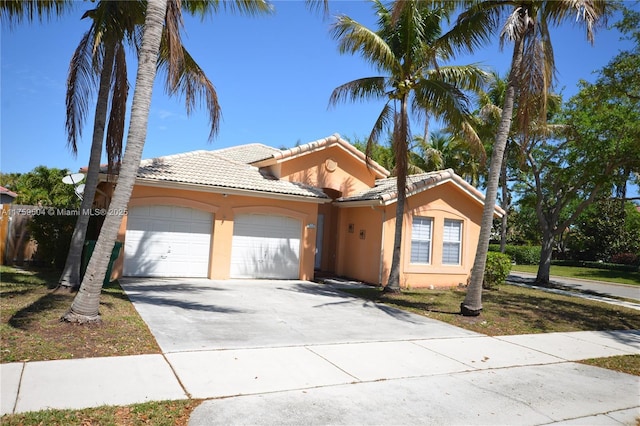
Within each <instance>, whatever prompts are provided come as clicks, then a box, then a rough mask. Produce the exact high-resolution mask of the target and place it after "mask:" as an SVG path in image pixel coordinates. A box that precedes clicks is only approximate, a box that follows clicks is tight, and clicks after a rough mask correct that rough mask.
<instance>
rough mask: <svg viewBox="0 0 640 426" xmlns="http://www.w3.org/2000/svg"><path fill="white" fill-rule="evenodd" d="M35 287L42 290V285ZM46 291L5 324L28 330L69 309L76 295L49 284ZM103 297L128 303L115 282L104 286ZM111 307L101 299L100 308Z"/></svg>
mask: <svg viewBox="0 0 640 426" xmlns="http://www.w3.org/2000/svg"><path fill="white" fill-rule="evenodd" d="M37 286H38V287H40V288H42V284H39V285H37ZM47 289H48V291H47V292H46V293H45V294H43V295H42V296H40V297H39V298H38V299H36V300H35V301H33V302H31V303H30V304H28V305H27V306H25V307H23V308H21V309H20V310H18V311H17V312H16V313H15V314H13V315H12V316H11V318H9V321H8V322H7V323H8V324H9V325H10V326H11V327H14V328H17V329H21V330H29V329H30V326H31V325H32V324H33V323H34V322H35V321H39V320H42V319H44V318H45V317H46V316H53V317H55V316H59V315H61V314H62V313H64V312H65V311H66V310H67V309H69V308H70V307H71V303H72V302H73V298H74V297H75V294H76V292H75V291H73V292H69V291H67V290H60V291H59V290H58V289H57V287H55V286H51V285H50V284H48V285H47ZM34 290H37V289H34V288H31V287H30V288H27V289H24V290H20V291H12V292H3V293H2V297H10V295H11V294H14V295H15V296H20V295H27V294H28V293H30V292H33V291H34ZM103 295H104V296H107V297H114V298H118V299H122V300H124V301H127V302H128V301H129V299H128V297H127V295H126V294H124V292H123V291H122V288H121V287H120V285H119V284H118V282H117V281H112V282H111V283H109V284H108V285H105V286H104V287H103ZM113 305H114V304H113V303H112V302H110V301H108V300H105V298H104V297H101V300H100V306H105V307H107V308H111V307H113Z"/></svg>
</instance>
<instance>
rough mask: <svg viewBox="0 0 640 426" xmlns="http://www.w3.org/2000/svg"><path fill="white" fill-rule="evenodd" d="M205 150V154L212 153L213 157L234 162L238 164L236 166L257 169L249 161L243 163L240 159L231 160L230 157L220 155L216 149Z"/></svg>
mask: <svg viewBox="0 0 640 426" xmlns="http://www.w3.org/2000/svg"><path fill="white" fill-rule="evenodd" d="M205 152H206V153H207V154H210V155H213V156H214V157H216V158H219V159H221V160H224V161H226V162H229V163H231V164H235V165H238V166H244V167H247V168H248V169H249V170H251V169H255V170H259V169H258V168H257V167H256V166H252V165H251V164H249V163H243V162H242V161H238V160H233V159H231V158H227V157H225V156H224V155H221V154H220V153H219V152H218V150H214V151H205Z"/></svg>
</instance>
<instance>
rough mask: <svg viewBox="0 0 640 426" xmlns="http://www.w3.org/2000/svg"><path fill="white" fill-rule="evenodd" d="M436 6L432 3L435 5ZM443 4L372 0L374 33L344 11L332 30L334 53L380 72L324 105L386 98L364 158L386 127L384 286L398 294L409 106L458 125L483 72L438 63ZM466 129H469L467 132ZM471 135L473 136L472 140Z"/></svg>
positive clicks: (447, 49)
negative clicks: (392, 206) (390, 225)
mask: <svg viewBox="0 0 640 426" xmlns="http://www.w3.org/2000/svg"><path fill="white" fill-rule="evenodd" d="M436 3H437V2H436ZM453 8H454V5H452V4H451V3H448V2H444V3H443V4H441V5H439V6H437V5H435V3H434V4H431V2H419V1H409V0H407V1H398V2H395V3H394V4H393V5H392V6H391V7H386V6H385V5H384V4H383V3H382V2H381V1H380V0H375V1H374V9H375V11H376V14H377V16H378V28H379V29H378V31H372V30H370V29H369V28H367V27H365V26H363V25H362V24H360V23H358V22H356V21H354V20H353V19H351V18H349V17H348V16H344V15H342V16H339V17H338V18H337V22H336V23H335V24H334V25H333V27H332V34H333V36H334V38H336V39H337V40H338V46H339V49H340V52H341V53H351V54H355V53H357V52H359V53H360V54H361V55H362V56H363V57H364V58H365V59H366V60H367V61H368V62H370V63H371V64H372V65H373V66H374V67H376V68H377V69H378V70H379V71H380V72H382V73H384V74H385V75H383V76H375V77H366V78H361V79H357V80H354V81H351V82H348V83H346V84H343V85H341V86H339V87H337V88H336V89H334V91H333V93H332V94H331V97H330V101H329V103H330V105H335V104H337V103H338V102H342V101H347V100H349V101H356V100H385V101H386V102H385V105H384V107H383V109H382V112H381V113H380V115H379V117H378V119H377V120H376V122H375V124H374V126H373V129H372V131H371V134H370V136H369V139H368V142H367V156H369V155H368V154H369V152H370V149H371V147H373V146H375V144H376V143H377V141H378V138H379V136H380V134H381V133H382V132H383V131H384V130H386V129H389V128H391V129H392V135H393V139H392V147H393V151H394V155H395V164H396V170H397V188H398V200H397V205H396V224H395V227H396V228H395V236H394V250H393V258H392V263H391V268H390V273H389V279H388V281H387V285H386V287H385V291H388V292H398V291H400V249H401V243H402V225H403V218H404V207H405V200H406V180H407V157H408V145H409V141H410V140H411V130H410V125H409V110H410V109H411V110H412V112H413V113H414V114H416V115H417V116H418V117H419V118H420V117H421V116H422V117H423V118H425V120H426V119H428V117H425V116H426V115H429V116H431V117H434V118H439V119H441V120H443V121H444V122H447V123H449V124H450V125H452V126H456V127H462V126H463V125H465V123H467V121H466V120H467V118H468V117H469V111H468V99H467V97H466V96H465V94H464V92H463V91H462V90H461V88H462V89H478V88H479V87H480V86H481V84H482V83H483V81H484V77H485V74H484V72H482V71H481V70H479V69H478V68H476V67H473V66H448V67H440V66H439V65H438V61H439V60H440V59H442V60H447V59H450V58H451V57H452V54H453V51H454V50H455V49H456V48H457V47H456V46H455V39H454V38H452V37H450V36H443V35H442V32H441V21H442V20H443V19H446V18H447V17H448V16H449V14H450V13H451V12H452V11H453ZM469 133H472V134H475V132H473V131H472V130H470V131H469ZM476 139H477V138H476Z"/></svg>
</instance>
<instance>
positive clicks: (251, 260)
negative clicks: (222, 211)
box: [230, 214, 302, 279]
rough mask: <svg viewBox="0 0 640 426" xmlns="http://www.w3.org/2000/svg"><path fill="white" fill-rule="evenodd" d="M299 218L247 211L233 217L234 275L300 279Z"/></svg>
mask: <svg viewBox="0 0 640 426" xmlns="http://www.w3.org/2000/svg"><path fill="white" fill-rule="evenodd" d="M301 229H302V224H301V222H300V220H298V219H294V218H291V217H287V216H277V215H261V214H244V215H238V216H236V217H235V219H234V225H233V240H232V246H231V270H230V277H231V278H277V279H298V278H299V275H300V234H301Z"/></svg>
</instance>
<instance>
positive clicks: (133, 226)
mask: <svg viewBox="0 0 640 426" xmlns="http://www.w3.org/2000/svg"><path fill="white" fill-rule="evenodd" d="M211 232H212V215H211V213H208V212H203V211H199V210H194V209H190V208H185V207H176V206H140V207H133V208H131V209H130V211H129V215H128V220H127V234H126V239H125V262H124V274H125V275H128V276H158V277H206V276H207V275H208V269H209V253H210V249H211Z"/></svg>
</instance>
